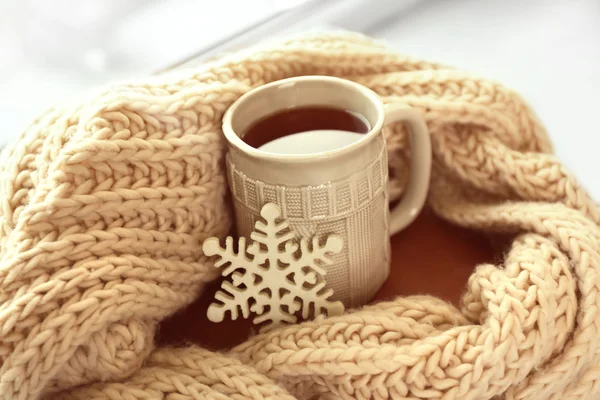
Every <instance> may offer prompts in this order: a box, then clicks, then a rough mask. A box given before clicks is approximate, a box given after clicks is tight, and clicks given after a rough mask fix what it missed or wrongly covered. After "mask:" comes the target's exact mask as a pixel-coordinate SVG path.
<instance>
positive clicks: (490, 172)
mask: <svg viewBox="0 0 600 400" xmlns="http://www.w3.org/2000/svg"><path fill="white" fill-rule="evenodd" d="M313 74H319V75H332V76H338V77H342V78H346V79H351V80H353V81H356V82H359V83H361V84H363V85H365V86H367V87H369V88H371V89H373V90H374V91H375V92H377V93H378V94H379V95H380V96H381V97H382V99H383V100H384V102H386V103H392V102H403V103H406V104H408V105H410V106H412V107H413V108H415V109H416V110H418V111H419V112H420V113H421V115H422V116H423V118H424V119H425V120H426V122H427V124H428V127H429V130H430V132H431V139H432V146H433V151H434V167H433V173H432V178H431V189H430V194H429V204H430V206H431V207H432V209H433V210H434V211H435V212H436V214H438V215H439V216H440V217H442V218H444V219H446V220H448V221H451V222H452V223H454V224H457V225H460V226H463V227H468V228H471V229H476V230H479V231H481V232H489V233H496V232H501V233H505V234H510V235H511V237H512V244H511V246H510V249H509V250H508V252H507V253H506V256H505V259H504V261H503V263H502V264H501V265H492V264H485V265H479V266H477V268H476V269H475V271H474V272H473V274H472V276H471V277H470V279H469V281H468V282H467V284H466V291H465V293H464V295H463V297H462V305H461V308H460V309H457V308H455V307H453V306H451V305H449V304H446V303H444V302H442V301H441V300H438V299H436V298H433V297H427V296H411V297H404V298H402V297H400V298H397V299H395V300H394V301H389V302H382V303H378V304H374V305H370V306H366V307H364V308H362V309H358V310H350V311H348V312H347V313H346V314H344V315H341V316H337V317H333V318H323V317H319V318H317V319H316V320H314V321H308V322H304V323H301V324H298V325H291V326H285V327H281V328H277V329H275V330H272V331H269V332H267V333H264V334H261V335H257V336H254V337H251V338H250V339H248V341H247V342H245V343H243V344H241V345H239V346H237V347H235V348H233V349H231V350H230V351H229V352H227V353H215V352H211V351H208V350H205V349H201V348H198V347H194V346H192V347H189V348H154V344H153V342H154V340H153V339H154V334H155V330H156V328H157V324H158V322H159V321H161V320H162V319H163V318H165V317H166V316H169V315H171V314H173V313H174V312H176V311H177V310H179V309H181V308H182V307H185V306H186V305H188V304H190V303H191V302H192V301H193V300H194V299H196V298H197V297H198V296H199V294H200V293H201V292H202V291H203V288H204V286H205V284H206V283H207V282H209V281H211V280H213V279H215V278H216V277H217V276H218V272H219V271H217V270H216V269H215V268H213V264H212V263H211V262H210V261H209V260H208V259H207V258H206V257H205V256H204V255H203V254H202V251H201V243H202V241H203V240H204V239H206V238H207V237H210V236H219V237H224V236H225V235H226V234H227V232H228V231H229V229H230V227H231V219H232V211H231V205H230V204H229V203H228V200H227V199H228V197H227V195H228V193H227V185H226V178H225V173H224V163H223V156H224V152H225V150H226V146H225V141H224V138H223V136H222V133H221V129H220V124H221V117H222V115H223V113H224V111H225V110H226V109H227V107H229V105H231V103H232V102H233V101H235V100H236V99H237V98H238V97H239V96H241V95H242V94H243V93H246V92H247V91H248V90H250V89H252V88H254V87H257V86H260V85H262V84H265V83H267V82H271V81H274V80H278V79H282V78H287V77H292V76H298V75H313ZM386 137H387V143H388V151H389V163H390V171H391V181H390V186H389V190H390V199H391V201H394V200H397V199H398V198H399V197H400V196H401V195H402V193H403V190H404V187H405V185H406V182H407V179H408V172H407V168H408V165H409V162H408V161H409V159H410V149H409V148H408V145H409V143H408V140H407V136H406V132H405V131H404V128H403V126H402V125H400V124H397V125H394V126H391V127H389V128H388V129H386ZM0 169H1V176H2V179H1V180H0V199H1V206H0V245H1V250H0V399H7V400H9V399H10V400H29V399H37V398H48V399H81V400H83V399H86V400H88V399H98V400H100V399H103V400H109V399H110V400H125V399H127V400H138V399H139V400H141V399H170V400H175V399H177V400H180V399H230V398H232V399H294V398H297V399H313V398H318V399H339V398H341V399H446V400H449V399H461V400H469V399H492V398H505V399H531V400H544V399H557V400H558V399H560V400H566V399H596V398H598V397H600V310H599V306H600V294H599V291H598V289H599V283H600V280H599V267H600V254H599V253H600V229H599V226H598V224H599V223H600V209H599V208H598V206H597V204H596V203H595V202H594V201H593V200H592V199H591V198H590V196H589V195H588V194H587V192H586V191H585V190H584V189H583V188H582V187H581V186H580V185H579V184H578V183H577V182H576V180H575V178H574V177H573V176H572V175H571V174H570V173H569V172H568V171H567V170H566V168H565V167H564V166H563V165H562V164H561V162H560V161H559V160H558V159H557V157H556V156H555V155H554V154H553V153H552V146H551V143H550V141H549V139H548V136H547V134H546V131H545V129H544V127H543V126H542V124H541V123H540V121H539V120H538V119H537V117H536V116H535V115H534V113H533V112H532V110H531V108H530V107H529V106H528V105H527V104H526V103H525V101H524V100H523V99H522V98H521V97H520V96H519V95H518V94H516V93H515V92H513V91H511V90H509V89H507V88H505V87H503V86H501V85H499V84H497V83H495V82H491V81H489V80H486V79H483V78H479V77H476V76H474V75H471V74H468V73H466V72H462V71H459V70H456V69H453V68H450V67H446V66H442V65H439V64H436V63H429V62H425V61H420V60H415V59H411V58H408V57H406V56H403V55H401V54H398V53H396V52H395V51H392V50H390V49H388V48H386V47H385V46H384V45H383V44H381V43H379V42H377V41H375V40H372V39H370V38H368V37H365V36H362V35H359V34H354V33H326V34H318V35H317V34H308V35H301V36H298V37H294V38H290V39H286V40H282V41H279V42H275V43H269V44H265V45H262V46H261V47H257V48H253V49H250V50H247V51H242V52H239V53H235V54H231V55H228V56H225V57H223V58H222V59H219V60H216V61H213V62H211V63H208V64H205V65H202V66H200V67H198V68H194V69H188V70H182V71H176V72H171V73H167V74H165V75H161V76H158V77H152V78H147V79H146V80H144V81H139V82H131V83H124V84H117V85H113V86H110V87H108V88H107V89H106V90H104V91H100V92H98V93H95V94H93V95H91V96H89V97H88V98H86V99H83V100H82V99H78V100H76V101H74V102H73V103H72V104H66V105H64V106H61V107H57V108H54V109H51V110H49V111H48V112H47V113H46V114H44V115H42V116H41V117H40V118H38V119H37V120H36V121H34V122H33V124H32V125H31V126H30V127H29V128H28V129H27V130H26V131H25V132H24V133H23V134H22V135H21V137H20V138H19V139H18V140H16V141H15V142H14V143H13V144H12V145H10V146H9V147H8V148H6V149H5V150H4V151H3V152H2V156H1V159H0Z"/></svg>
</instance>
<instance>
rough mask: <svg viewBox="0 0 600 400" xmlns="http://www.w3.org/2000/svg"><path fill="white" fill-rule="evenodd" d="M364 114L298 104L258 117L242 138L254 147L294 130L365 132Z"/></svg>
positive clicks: (296, 131) (366, 127)
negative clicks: (294, 106)
mask: <svg viewBox="0 0 600 400" xmlns="http://www.w3.org/2000/svg"><path fill="white" fill-rule="evenodd" d="M370 129H371V127H370V126H369V123H368V122H367V120H366V118H364V117H363V116H362V115H360V114H357V113H355V112H352V111H346V110H342V109H339V108H333V107H318V106H316V107H298V108H290V109H287V110H283V111H279V112H277V113H275V114H271V115H269V116H267V117H265V118H263V119H260V120H258V121H257V122H255V123H254V124H253V125H251V126H250V128H248V130H247V131H246V132H244V133H243V134H242V139H243V140H244V142H246V143H248V144H249V145H250V146H252V147H254V148H259V147H260V146H262V145H264V144H266V143H269V142H271V141H273V140H275V139H279V138H282V137H284V136H288V135H293V134H294V133H300V132H307V131H315V130H337V131H347V132H356V133H367V132H369V130H370Z"/></svg>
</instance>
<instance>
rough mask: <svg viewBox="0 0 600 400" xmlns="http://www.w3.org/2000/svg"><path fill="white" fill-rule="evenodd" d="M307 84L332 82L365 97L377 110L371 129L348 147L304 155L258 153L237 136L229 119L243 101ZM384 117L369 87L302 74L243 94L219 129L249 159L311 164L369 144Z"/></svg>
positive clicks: (226, 112)
mask: <svg viewBox="0 0 600 400" xmlns="http://www.w3.org/2000/svg"><path fill="white" fill-rule="evenodd" d="M308 81H313V82H317V81H329V82H331V83H335V84H339V85H342V86H346V87H347V88H351V89H353V90H355V91H357V92H358V93H360V94H362V95H363V96H364V97H365V98H367V99H369V100H370V101H371V102H372V103H373V105H375V107H376V108H377V120H376V122H375V123H374V124H373V126H372V127H371V129H370V130H369V131H368V132H367V133H365V134H364V135H363V137H361V138H360V139H359V140H357V141H355V142H352V143H350V144H349V145H346V146H343V147H339V148H336V149H333V150H327V151H321V152H317V153H306V154H284V153H271V152H268V151H264V150H260V149H257V148H255V147H252V146H250V145H249V144H248V143H246V142H244V141H243V140H242V138H241V137H240V136H238V135H237V134H236V133H235V131H234V130H233V125H232V119H233V114H234V113H235V111H236V109H237V108H238V107H239V106H240V105H241V104H242V103H244V102H246V101H248V99H250V98H251V97H253V96H254V95H256V94H258V93H259V92H262V91H265V90H269V89H272V88H274V87H277V86H280V85H283V84H288V83H290V82H308ZM384 118H385V109H384V106H383V101H382V100H381V99H380V98H379V96H378V95H377V94H376V93H375V92H374V91H372V90H371V89H369V88H368V87H366V86H364V85H361V84H359V83H356V82H353V81H351V80H348V79H343V78H338V77H334V76H327V75H305V76H295V77H291V78H284V79H280V80H276V81H273V82H269V83H267V84H264V85H261V86H258V87H256V88H254V89H251V90H250V91H248V92H246V93H244V94H243V95H242V96H240V97H239V98H238V99H237V100H236V101H234V102H233V104H232V105H231V106H229V108H228V109H227V110H226V111H225V114H224V115H223V122H222V130H223V134H224V135H225V138H226V139H227V141H228V142H229V144H230V145H231V146H233V147H234V148H236V149H238V150H240V151H241V152H243V153H245V154H247V155H249V156H252V157H254V158H257V159H262V160H266V161H267V160H268V161H286V162H290V161H298V162H302V161H314V160H315V159H316V158H318V159H324V158H331V157H337V156H342V155H345V154H347V153H351V152H352V151H354V150H356V149H357V148H360V147H361V146H363V145H364V144H365V143H367V142H369V141H371V139H373V137H375V136H377V135H378V134H379V132H380V131H381V129H382V128H383V122H384Z"/></svg>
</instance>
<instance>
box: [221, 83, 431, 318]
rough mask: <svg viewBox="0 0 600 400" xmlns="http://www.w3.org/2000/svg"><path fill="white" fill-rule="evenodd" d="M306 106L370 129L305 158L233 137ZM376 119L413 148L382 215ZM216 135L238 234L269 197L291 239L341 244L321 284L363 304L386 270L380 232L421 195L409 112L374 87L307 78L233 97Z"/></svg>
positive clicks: (419, 129)
mask: <svg viewBox="0 0 600 400" xmlns="http://www.w3.org/2000/svg"><path fill="white" fill-rule="evenodd" d="M315 105H316V106H330V107H337V108H341V109H346V110H351V111H354V112H357V113H359V114H361V115H363V116H364V117H365V118H366V119H367V120H368V122H369V124H370V126H371V130H370V131H369V132H368V133H366V134H365V135H364V136H363V137H362V138H361V139H360V140H358V141H356V142H353V143H351V144H349V145H347V146H343V147H341V148H339V149H335V150H330V151H326V152H322V153H312V154H290V155H287V154H279V153H268V152H265V151H262V150H259V149H256V148H253V147H251V146H249V145H248V144H246V143H245V142H244V141H243V140H242V139H241V138H240V135H243V133H244V132H245V131H246V130H247V129H248V127H249V126H250V125H252V124H253V123H254V122H256V121H257V120H259V119H261V118H263V117H265V116H268V115H270V114H273V113H275V112H277V111H280V110H283V109H286V108H290V107H302V106H315ZM384 119H386V121H385V122H395V121H404V122H405V123H406V124H407V127H408V131H409V133H410V134H411V144H412V149H411V150H412V154H413V157H412V165H411V176H410V182H409V185H408V187H407V190H406V193H405V195H404V198H403V199H402V201H401V202H400V204H399V205H398V206H396V207H395V208H394V209H393V210H392V211H391V212H390V210H389V205H388V204H389V203H388V201H389V199H388V192H387V183H388V159H387V150H386V145H385V139H384V137H383V133H382V128H383V124H384ZM388 119H391V120H392V121H387V120H388ZM223 132H224V134H225V137H226V138H227V141H228V143H229V151H228V154H227V171H228V181H229V186H230V189H231V193H232V196H233V202H234V209H235V217H236V228H237V233H238V235H239V236H246V237H249V235H250V232H252V231H253V229H254V224H255V222H256V221H257V220H258V219H260V209H261V208H262V206H263V205H264V204H266V203H275V204H277V205H279V206H280V208H281V210H282V218H285V219H287V220H288V221H289V224H290V227H291V228H292V229H293V230H294V231H295V232H296V234H297V235H298V236H302V237H313V236H319V237H326V236H328V235H330V234H337V235H339V236H341V237H342V238H343V239H344V248H343V250H342V251H341V252H340V253H339V254H336V255H335V256H333V261H334V262H333V264H332V265H330V266H327V274H326V276H325V279H326V280H327V286H328V287H330V288H331V289H333V290H334V295H333V298H334V299H336V300H341V301H342V302H343V303H344V305H345V306H346V307H356V306H360V305H362V304H365V303H367V302H368V301H369V300H370V299H371V298H372V297H373V296H374V295H375V293H376V292H377V290H378V289H379V288H380V287H381V285H382V284H383V283H384V282H385V280H386V278H387V276H388V274H389V264H390V245H389V235H390V234H393V233H395V232H397V231H399V230H401V229H402V228H403V227H405V226H406V225H408V224H409V223H410V222H412V220H413V219H414V218H415V217H416V215H417V214H418V212H419V211H420V210H421V208H422V206H423V204H424V202H425V198H426V195H427V189H428V184H429V173H430V168H431V145H430V142H429V133H428V131H427V128H426V126H425V124H424V122H423V121H422V120H421V118H420V117H419V116H418V115H417V114H416V112H414V111H413V110H411V109H410V108H408V107H407V106H405V105H401V104H398V105H393V106H387V107H384V105H383V103H382V102H381V100H380V99H379V97H378V96H377V95H376V94H375V93H374V92H372V91H371V90H369V89H367V88H365V87H363V86H361V85H358V84H356V83H354V82H351V81H347V80H343V79H339V78H333V77H322V76H306V77H297V78H289V79H284V80H281V81H276V82H273V83H271V84H268V85H264V86H261V87H259V88H257V89H254V90H253V91H250V92H248V93H247V94H246V95H244V96H242V97H241V98H240V99H238V101H236V102H235V103H234V104H233V105H232V106H231V107H230V108H229V109H228V110H227V112H226V114H225V117H224V120H223Z"/></svg>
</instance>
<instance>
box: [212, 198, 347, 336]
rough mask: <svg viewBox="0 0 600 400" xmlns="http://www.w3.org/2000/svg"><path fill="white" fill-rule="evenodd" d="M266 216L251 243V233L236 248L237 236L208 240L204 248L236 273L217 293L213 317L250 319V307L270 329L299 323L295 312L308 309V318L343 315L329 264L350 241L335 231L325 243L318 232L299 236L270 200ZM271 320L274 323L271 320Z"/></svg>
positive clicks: (263, 213)
mask: <svg viewBox="0 0 600 400" xmlns="http://www.w3.org/2000/svg"><path fill="white" fill-rule="evenodd" d="M260 215H261V216H262V217H263V218H264V220H265V222H266V223H265V222H262V221H257V222H256V224H255V229H254V232H252V233H251V235H250V238H251V239H252V240H253V242H252V244H250V245H249V246H248V247H246V238H244V237H241V238H239V239H238V250H237V252H236V251H235V249H234V247H233V245H234V243H233V238H232V237H228V238H227V239H226V240H225V248H223V247H221V246H220V244H219V239H218V238H214V237H213V238H209V239H207V240H205V241H204V243H203V245H202V250H203V251H204V254H205V255H207V256H214V255H217V256H218V257H219V259H218V260H217V262H216V263H215V267H222V266H225V265H226V267H225V268H224V269H223V271H222V275H223V276H225V277H226V276H230V275H231V282H229V281H223V283H222V284H221V289H222V290H220V291H218V292H217V293H216V294H215V299H216V300H217V301H218V302H215V303H213V304H211V305H210V306H209V307H208V312H207V315H208V319H209V320H211V321H213V322H221V321H223V319H224V318H225V314H226V313H227V312H230V313H231V318H232V319H237V318H238V316H239V310H241V312H242V316H243V317H244V318H248V317H249V314H250V312H253V313H255V314H257V316H256V317H255V318H254V321H253V322H254V323H255V324H260V323H262V322H266V325H265V328H268V327H270V326H273V325H277V324H280V323H283V322H287V323H295V322H296V320H297V317H296V315H295V313H296V312H297V311H300V309H302V318H303V319H307V318H309V316H310V314H311V311H313V314H314V316H317V315H320V314H323V313H324V312H326V313H327V315H328V316H333V315H339V314H341V313H342V312H343V311H344V306H343V304H342V303H341V302H340V301H335V302H332V301H330V300H329V297H331V295H332V294H333V290H331V289H325V280H324V279H323V276H324V275H325V269H324V268H323V266H324V265H330V264H331V263H332V260H331V258H330V257H329V256H330V255H331V254H336V253H339V252H340V251H341V250H342V247H343V244H344V241H343V239H342V238H341V237H339V236H336V235H331V236H328V237H327V240H326V241H325V244H323V245H321V244H320V240H319V238H317V237H313V238H312V240H309V239H308V238H305V237H302V238H301V239H300V240H299V243H298V241H296V240H294V237H295V233H294V232H293V231H291V230H290V228H289V223H288V222H287V221H285V220H284V221H278V220H279V218H280V216H281V209H280V208H279V206H277V205H276V204H273V203H268V204H266V205H264V206H263V208H262V209H261V212H260ZM269 321H270V322H269Z"/></svg>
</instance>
